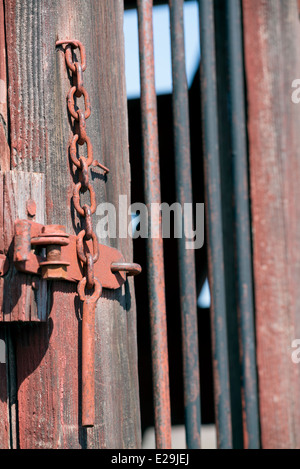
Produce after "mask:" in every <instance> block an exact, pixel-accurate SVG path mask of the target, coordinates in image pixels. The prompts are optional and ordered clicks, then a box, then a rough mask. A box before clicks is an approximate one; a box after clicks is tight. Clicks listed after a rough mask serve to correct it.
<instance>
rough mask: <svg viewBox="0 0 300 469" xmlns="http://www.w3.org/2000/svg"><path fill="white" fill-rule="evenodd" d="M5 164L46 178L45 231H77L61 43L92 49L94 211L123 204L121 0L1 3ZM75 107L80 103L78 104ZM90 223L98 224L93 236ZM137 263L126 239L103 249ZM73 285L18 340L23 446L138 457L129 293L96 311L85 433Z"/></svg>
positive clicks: (113, 296) (57, 287) (57, 286)
mask: <svg viewBox="0 0 300 469" xmlns="http://www.w3.org/2000/svg"><path fill="white" fill-rule="evenodd" d="M5 18H6V41H7V63H8V76H9V111H10V119H11V122H10V128H11V132H10V138H11V159H12V161H11V165H12V167H14V168H15V170H17V171H21V170H22V171H35V172H42V173H45V178H46V222H47V223H48V224H51V223H54V224H63V225H65V226H66V228H67V232H69V233H74V232H75V233H78V230H79V228H80V227H79V220H78V219H77V218H76V216H75V214H74V208H73V205H72V202H71V196H72V188H73V172H74V171H73V168H71V167H70V163H69V158H68V144H69V141H70V137H71V136H72V127H71V125H70V119H69V116H68V113H67V106H66V96H67V93H68V91H69V88H70V79H69V75H68V72H67V70H66V65H65V61H64V54H63V51H62V48H57V49H56V48H55V41H56V40H57V39H65V38H76V39H79V40H80V41H82V42H83V44H84V45H85V47H86V51H87V70H86V72H85V73H84V81H85V86H86V88H87V90H88V92H89V94H90V98H91V103H92V115H91V117H90V119H89V120H88V121H87V131H88V135H89V136H90V138H91V140H92V144H93V147H94V157H95V158H97V159H99V161H100V162H102V163H104V164H105V165H107V166H108V167H109V168H110V170H111V172H110V174H109V176H108V177H107V179H106V178H104V177H103V176H102V175H101V174H100V172H99V171H98V170H97V169H95V170H92V171H91V176H92V180H93V185H94V188H95V191H96V196H97V202H98V203H100V202H106V201H108V202H111V203H114V204H115V206H116V208H117V209H118V195H119V194H124V195H127V196H128V203H130V166H129V154H128V137H127V102H126V91H125V78H124V45H123V2H122V1H121V0H113V1H111V0H104V1H101V2H99V1H96V0H91V1H88V2H86V1H83V0H75V1H74V0H73V1H71V0H55V1H53V0H51V1H50V0H41V1H40V0H25V1H24V0H6V1H5ZM81 101H82V100H81V99H80V100H78V105H79V106H80V107H82V105H83V104H82V102H81ZM98 221H99V219H97V216H94V224H95V225H94V229H96V226H97V222H98ZM101 241H102V242H103V243H106V244H110V245H112V246H114V247H117V248H118V249H120V251H121V252H122V254H123V255H124V257H125V259H126V260H128V261H130V260H131V258H132V243H131V240H130V239H121V240H108V239H105V240H101V238H99V242H101ZM75 292H76V286H75V285H70V284H67V283H63V282H53V286H52V292H51V294H50V297H51V305H52V307H51V312H50V320H49V322H48V323H47V324H40V325H36V326H33V327H31V328H22V329H18V330H17V331H16V333H15V343H16V360H17V381H18V410H19V415H18V418H19V420H18V431H19V435H18V436H19V445H20V447H21V448H136V447H139V446H140V444H141V435H140V421H139V419H140V414H139V395H138V376H137V344H136V317H135V302H134V287H133V282H132V280H130V281H129V283H128V284H126V286H124V287H123V288H122V289H120V290H118V291H116V292H113V291H104V294H103V297H102V298H101V299H100V301H99V303H98V306H97V311H96V372H95V373H96V376H95V384H96V425H95V427H94V428H93V429H88V430H84V429H82V428H81V416H80V406H81V403H80V392H81V391H80V389H81V382H80V381H81V353H80V350H81V349H80V347H81V323H80V321H79V319H78V318H79V302H78V298H77V295H76V293H75Z"/></svg>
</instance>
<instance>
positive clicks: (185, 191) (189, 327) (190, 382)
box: [169, 0, 201, 449]
mask: <svg viewBox="0 0 300 469" xmlns="http://www.w3.org/2000/svg"><path fill="white" fill-rule="evenodd" d="M169 5H170V19H171V44H172V71H173V116H174V118H173V119H174V147H175V169H176V193H177V202H179V203H180V204H181V206H182V207H184V204H186V203H192V202H193V196H192V175H191V152H190V123H189V108H188V88H187V79H186V72H185V51H184V28H183V0H170V1H169ZM189 223H190V224H189V230H190V232H192V230H193V220H192V219H191V220H189ZM178 259H179V271H180V298H181V317H182V319H181V321H182V343H183V348H182V353H183V373H184V400H185V402H184V406H185V420H186V441H187V447H188V448H190V449H197V448H200V430H201V416H200V413H201V412H200V378H199V346H198V319H197V299H196V296H197V295H196V273H195V252H194V250H188V249H186V238H185V237H184V236H183V237H181V238H180V239H179V240H178Z"/></svg>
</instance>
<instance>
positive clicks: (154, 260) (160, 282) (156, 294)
mask: <svg viewBox="0 0 300 469" xmlns="http://www.w3.org/2000/svg"><path fill="white" fill-rule="evenodd" d="M137 5H138V21H139V50H140V76H141V108H142V133H143V161H144V179H145V181H144V185H145V200H146V204H147V207H148V211H149V214H150V205H151V204H152V203H155V204H160V203H161V192H160V170H159V149H158V126H157V101H156V92H155V77H154V52H153V20H152V10H153V0H138V2H137ZM151 230H152V226H151V218H150V217H149V233H150V236H149V237H148V240H147V257H148V288H149V297H150V322H151V344H152V369H153V389H154V409H155V436H156V447H157V448H171V416H170V390H169V362H168V344H167V322H166V302H165V278H164V256H163V240H162V236H161V230H159V233H160V234H159V237H158V238H152V237H151Z"/></svg>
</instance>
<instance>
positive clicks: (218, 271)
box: [199, 0, 232, 449]
mask: <svg viewBox="0 0 300 469" xmlns="http://www.w3.org/2000/svg"><path fill="white" fill-rule="evenodd" d="M199 7H200V42H201V100H202V114H203V129H204V164H205V179H206V184H205V186H206V214H207V224H208V254H209V277H210V289H211V298H212V306H211V316H212V342H213V364H214V387H215V409H216V423H217V434H218V446H219V448H221V449H223V448H232V427H231V406H230V393H229V362H228V339H227V323H226V321H227V318H226V293H225V278H224V251H223V250H224V244H223V223H222V204H221V174H220V153H219V144H218V138H219V136H218V102H217V86H216V52H215V27H214V1H213V0H199Z"/></svg>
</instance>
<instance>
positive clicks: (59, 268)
mask: <svg viewBox="0 0 300 469" xmlns="http://www.w3.org/2000/svg"><path fill="white" fill-rule="evenodd" d="M65 233H66V229H65V227H64V226H60V225H47V226H45V227H43V233H42V235H43V236H44V237H45V242H46V241H47V237H48V240H49V241H50V240H51V241H52V242H53V241H54V240H55V238H56V239H57V242H59V240H61V236H62V235H65ZM65 236H66V235H65ZM61 244H63V243H61ZM61 244H49V245H46V253H47V261H46V262H42V263H41V267H42V277H43V279H48V280H63V279H66V278H67V266H68V265H70V263H69V262H63V261H62V260H61Z"/></svg>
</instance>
